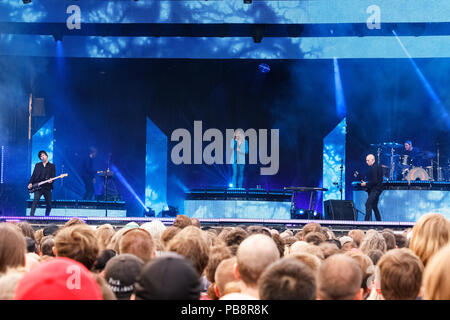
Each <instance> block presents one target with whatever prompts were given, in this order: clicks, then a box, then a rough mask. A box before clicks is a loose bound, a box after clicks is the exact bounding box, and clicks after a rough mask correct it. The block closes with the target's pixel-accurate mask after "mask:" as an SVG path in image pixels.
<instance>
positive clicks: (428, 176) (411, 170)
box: [371, 142, 450, 181]
mask: <svg viewBox="0 0 450 320" xmlns="http://www.w3.org/2000/svg"><path fill="white" fill-rule="evenodd" d="M371 146H372V147H376V148H377V163H378V164H379V165H381V167H382V168H383V177H384V179H385V180H390V181H395V180H407V181H415V180H421V181H450V159H447V164H445V165H444V166H442V163H441V159H440V154H439V147H438V148H437V152H436V153H434V152H429V151H416V152H414V153H410V154H408V153H406V152H403V153H402V152H401V148H404V146H403V144H400V143H397V142H383V143H377V144H371ZM416 150H417V149H416Z"/></svg>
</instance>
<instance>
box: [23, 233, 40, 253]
mask: <svg viewBox="0 0 450 320" xmlns="http://www.w3.org/2000/svg"><path fill="white" fill-rule="evenodd" d="M25 241H26V243H27V252H34V253H36V251H37V246H36V241H35V240H34V239H32V238H30V237H25Z"/></svg>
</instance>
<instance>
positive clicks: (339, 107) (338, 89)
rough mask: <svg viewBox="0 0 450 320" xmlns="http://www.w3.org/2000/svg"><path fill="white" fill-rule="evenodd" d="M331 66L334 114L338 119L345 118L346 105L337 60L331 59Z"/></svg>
mask: <svg viewBox="0 0 450 320" xmlns="http://www.w3.org/2000/svg"><path fill="white" fill-rule="evenodd" d="M333 66H334V88H335V101H336V113H337V115H338V116H339V117H345V115H346V113H347V105H346V103H345V95H344V88H343V86H342V81H341V72H340V70H339V63H338V60H337V58H333Z"/></svg>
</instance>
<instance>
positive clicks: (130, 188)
mask: <svg viewBox="0 0 450 320" xmlns="http://www.w3.org/2000/svg"><path fill="white" fill-rule="evenodd" d="M111 169H112V170H111V171H113V172H114V174H115V175H116V177H117V179H118V180H119V181H120V182H121V183H122V184H123V185H124V186H125V188H127V190H128V191H130V193H131V194H132V195H133V196H134V198H135V199H136V200H137V201H138V202H139V204H140V205H141V206H142V208H144V210H145V211H147V212H148V210H149V208H147V206H146V205H145V204H144V202H143V201H142V200H141V199H140V198H139V196H138V195H137V193H136V191H134V189H133V188H132V187H131V185H130V184H129V183H128V181H127V180H126V179H125V177H124V176H123V175H122V174H121V173H120V171H119V169H117V167H116V166H115V165H111Z"/></svg>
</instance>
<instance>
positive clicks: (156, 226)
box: [140, 220, 166, 240]
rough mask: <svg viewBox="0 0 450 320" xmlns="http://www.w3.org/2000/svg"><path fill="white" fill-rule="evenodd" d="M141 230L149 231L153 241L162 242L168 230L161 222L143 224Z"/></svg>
mask: <svg viewBox="0 0 450 320" xmlns="http://www.w3.org/2000/svg"><path fill="white" fill-rule="evenodd" d="M140 228H142V229H145V230H147V231H148V232H149V233H150V234H151V235H152V238H153V240H161V235H162V234H163V232H164V230H166V226H165V225H164V223H162V222H161V221H160V220H152V221H150V222H146V223H143V224H142V225H141V226H140Z"/></svg>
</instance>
